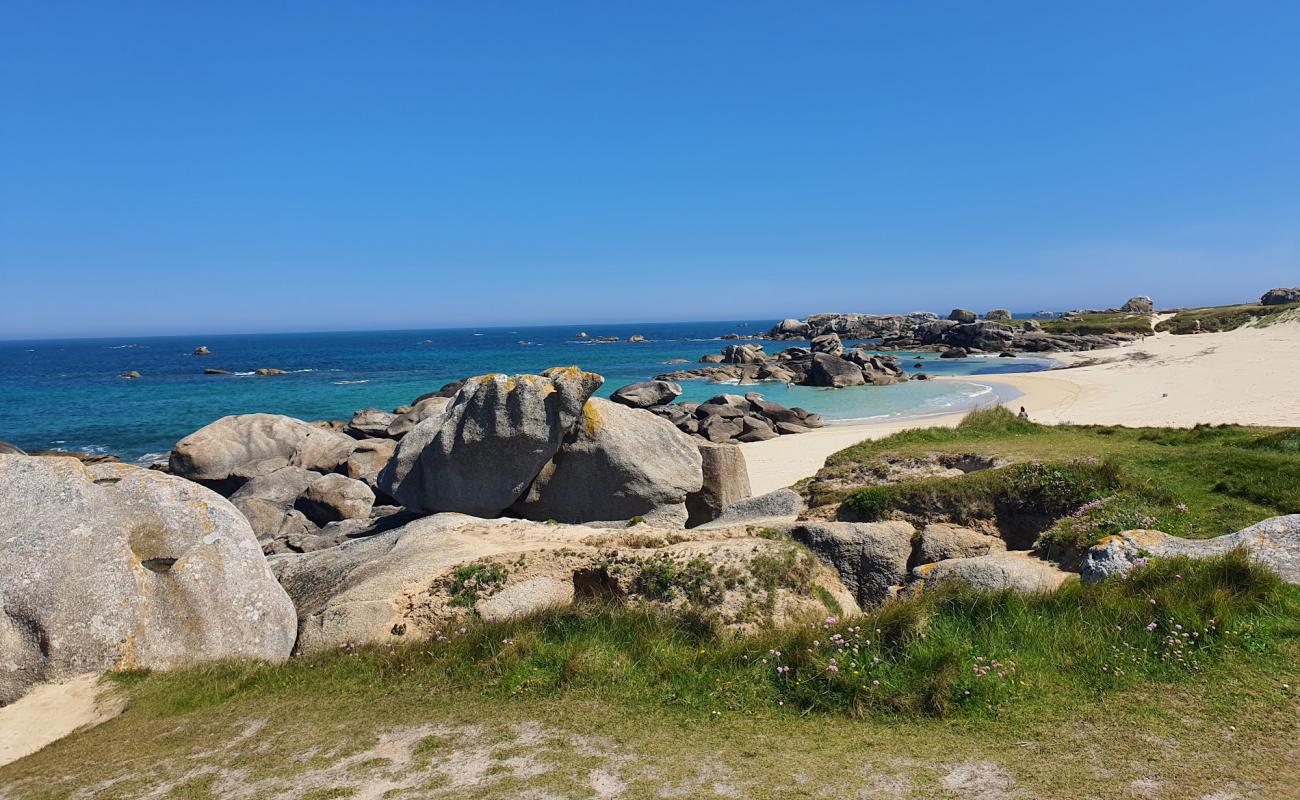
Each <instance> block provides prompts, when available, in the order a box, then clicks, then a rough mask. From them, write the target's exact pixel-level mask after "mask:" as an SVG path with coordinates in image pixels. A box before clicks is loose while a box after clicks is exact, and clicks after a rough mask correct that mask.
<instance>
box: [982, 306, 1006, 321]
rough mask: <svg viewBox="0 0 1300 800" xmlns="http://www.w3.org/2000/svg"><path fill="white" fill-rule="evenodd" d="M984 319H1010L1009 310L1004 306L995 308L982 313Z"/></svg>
mask: <svg viewBox="0 0 1300 800" xmlns="http://www.w3.org/2000/svg"><path fill="white" fill-rule="evenodd" d="M984 319H992V320H1007V319H1011V311H1010V310H1008V309H1005V308H995V309H993V310H992V311H990V312H989V313H987V314H985V315H984Z"/></svg>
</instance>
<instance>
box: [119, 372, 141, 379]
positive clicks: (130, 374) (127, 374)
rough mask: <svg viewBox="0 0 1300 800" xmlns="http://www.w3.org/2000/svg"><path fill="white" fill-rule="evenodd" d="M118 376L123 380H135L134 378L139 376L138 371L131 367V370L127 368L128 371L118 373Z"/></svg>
mask: <svg viewBox="0 0 1300 800" xmlns="http://www.w3.org/2000/svg"><path fill="white" fill-rule="evenodd" d="M118 377H119V378H121V379H122V380H124V381H130V380H135V379H136V378H138V377H140V373H139V371H137V370H134V369H133V370H129V371H127V372H123V373H122V374H121V375H119V376H118Z"/></svg>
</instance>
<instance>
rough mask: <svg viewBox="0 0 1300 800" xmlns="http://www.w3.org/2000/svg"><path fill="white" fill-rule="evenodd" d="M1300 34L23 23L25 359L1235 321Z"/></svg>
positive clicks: (889, 15) (931, 18)
mask: <svg viewBox="0 0 1300 800" xmlns="http://www.w3.org/2000/svg"><path fill="white" fill-rule="evenodd" d="M1298 41H1300V3H1295V2H1277V3H1266V2H1242V3H1232V4H1228V3H1203V2H1186V1H1185V0H1184V2H1177V3H1172V2H1170V3H1164V2H1139V3H1133V2H1087V3H1073V4H1064V3H1043V2H1024V3H1008V2H988V3H970V2H962V3H892V2H891V3H868V2H853V3H835V2H828V3H814V4H807V3H767V2H743V3H741V2H735V3H708V2H705V3H701V2H680V3H678V2H653V3H651V2H643V3H636V2H626V3H624V2H617V3H609V2H591V3H567V2H558V1H557V2H548V3H495V2H472V3H440V2H402V1H400V0H395V1H394V2H384V3H373V2H370V3H360V2H357V3H345V2H302V3H293V2H275V3H264V2H258V3H252V2H248V3H244V2H235V1H234V0H231V2H223V3H193V2H175V1H174V0H172V1H170V2H158V3H145V2H113V3H109V2H103V3H63V2H26V1H25V0H8V2H5V3H3V4H0V286H3V287H4V292H3V294H4V297H3V300H2V301H0V307H3V309H4V313H3V314H0V337H5V338H14V337H41V336H61V335H99V334H103V335H119V334H120V335H131V334H138V335H144V334H149V333H204V332H208V333H218V332H234V331H281V330H333V329H368V328H409V327H441V326H452V325H486V324H494V323H499V324H517V325H522V324H529V323H547V322H576V323H583V322H607V321H617V320H624V321H651V320H686V319H727V318H741V317H747V318H760V317H782V316H792V315H799V316H802V315H804V314H807V313H811V312H816V311H825V310H842V311H881V312H886V311H908V310H912V309H917V308H928V309H935V310H946V309H947V308H950V307H951V306H953V305H955V304H963V305H970V306H972V307H975V308H978V309H984V308H988V307H1004V306H1009V307H1012V308H1015V309H1020V310H1033V309H1038V308H1051V309H1060V308H1069V307H1079V306H1098V305H1102V306H1104V305H1112V304H1118V303H1121V302H1123V301H1124V299H1126V298H1127V297H1128V296H1129V295H1132V294H1150V295H1152V296H1154V297H1155V298H1156V301H1157V303H1158V304H1162V305H1182V304H1205V303H1222V302H1230V301H1239V300H1243V299H1247V298H1250V297H1254V296H1258V295H1259V294H1260V293H1261V292H1262V291H1263V290H1264V289H1266V288H1268V287H1270V286H1273V285H1300V47H1298V46H1297V44H1296V43H1297V42H1298Z"/></svg>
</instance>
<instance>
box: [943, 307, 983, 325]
mask: <svg viewBox="0 0 1300 800" xmlns="http://www.w3.org/2000/svg"><path fill="white" fill-rule="evenodd" d="M979 318H980V315H979V314H976V313H975V312H974V311H971V310H970V309H969V308H954V309H953V310H952V312H951V313H950V314H948V319H950V320H952V321H953V322H962V323H970V322H974V321H975V320H977V319H979Z"/></svg>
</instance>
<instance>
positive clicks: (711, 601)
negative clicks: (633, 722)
mask: <svg viewBox="0 0 1300 800" xmlns="http://www.w3.org/2000/svg"><path fill="white" fill-rule="evenodd" d="M632 413H636V412H632ZM669 542H673V543H671V544H670V543H669ZM270 563H271V568H272V569H273V570H274V571H275V574H276V576H277V577H278V578H279V579H280V581H281V583H282V584H283V586H284V587H285V589H286V591H288V593H289V596H290V597H291V598H293V601H294V604H295V606H296V607H297V610H298V619H299V631H298V643H297V650H298V652H304V653H306V652H317V651H322V650H329V649H334V648H337V647H338V646H339V645H340V644H343V643H346V642H357V641H365V642H383V641H391V640H398V641H403V640H410V641H418V640H420V639H426V638H432V637H434V636H436V635H437V634H438V633H439V632H446V631H448V630H449V628H450V627H451V626H453V625H454V624H458V621H459V620H461V619H463V618H464V617H466V616H468V615H472V614H476V613H477V614H479V615H481V616H485V617H493V618H499V617H502V616H508V617H516V616H522V615H525V614H528V613H531V612H534V611H537V610H540V609H543V608H546V607H550V606H553V605H557V604H563V603H565V602H567V601H568V599H569V598H571V597H598V598H601V599H602V600H604V601H606V602H621V603H630V604H650V605H655V606H660V607H673V608H680V607H683V606H687V605H689V606H693V607H697V608H703V609H705V610H707V611H709V612H711V613H714V614H716V615H717V616H718V618H719V619H720V620H721V621H722V622H723V624H726V625H729V626H733V627H738V628H746V627H756V626H759V625H762V624H766V623H772V622H775V623H780V622H794V621H810V620H812V619H820V618H822V617H824V616H825V615H826V614H827V613H828V608H827V606H826V604H825V603H824V602H823V601H822V600H820V599H818V597H819V596H820V595H821V594H822V593H823V592H824V593H825V594H828V595H829V596H830V597H831V598H833V600H834V602H835V604H836V605H838V606H839V607H840V608H841V610H842V611H843V613H845V614H853V613H856V612H857V610H858V608H857V604H856V603H855V602H854V599H853V596H852V595H851V594H850V593H849V592H848V591H846V590H845V588H844V586H843V584H842V583H841V582H840V581H839V579H838V578H837V577H836V574H835V572H834V571H833V570H831V569H829V568H826V567H823V566H822V565H820V564H818V563H817V562H816V560H815V559H814V558H813V557H812V556H811V555H810V554H808V553H807V552H806V551H804V550H803V549H802V548H799V547H798V546H797V545H795V544H793V543H791V542H788V541H778V540H772V539H765V538H758V537H752V536H749V535H747V533H746V532H745V531H744V530H721V531H719V530H710V531H690V530H687V531H682V530H665V529H656V528H654V527H651V526H646V525H638V526H636V528H633V529H631V530H609V529H601V528H592V527H586V526H580V525H548V524H545V523H539V522H529V521H525V520H506V519H496V520H484V519H476V518H474V517H468V516H465V515H461V514H438V515H434V516H429V517H423V518H421V519H417V520H414V521H412V522H410V523H407V524H406V525H404V526H402V527H400V528H396V529H394V530H390V531H387V532H384V533H381V534H378V535H376V536H372V537H369V538H366V539H358V540H355V541H351V542H347V543H346V544H343V545H341V546H339V547H334V548H330V549H327V550H320V551H317V552H312V553H302V554H285V555H277V556H273V557H272V558H271V559H270ZM688 563H689V564H691V565H692V568H691V576H692V577H691V579H690V580H689V581H679V579H675V578H673V576H674V575H676V574H678V573H679V572H680V570H682V568H683V567H684V566H685V565H686V564H688ZM756 564H757V565H759V567H760V568H761V569H763V570H765V571H766V572H765V574H770V572H771V569H772V565H774V564H780V565H784V568H783V570H782V571H780V572H778V574H777V576H776V580H775V581H774V582H773V583H774V585H773V583H766V585H760V582H759V581H758V580H756V579H755V578H754V577H753V576H754V575H755V572H756V567H755V565H756ZM643 576H644V577H643ZM768 610H770V613H769V611H768Z"/></svg>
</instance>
